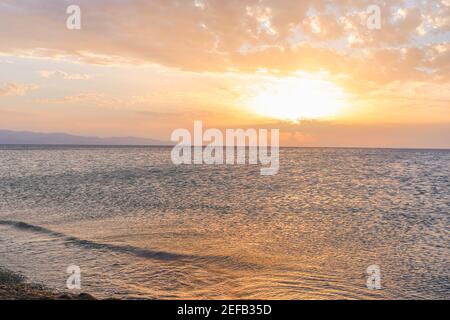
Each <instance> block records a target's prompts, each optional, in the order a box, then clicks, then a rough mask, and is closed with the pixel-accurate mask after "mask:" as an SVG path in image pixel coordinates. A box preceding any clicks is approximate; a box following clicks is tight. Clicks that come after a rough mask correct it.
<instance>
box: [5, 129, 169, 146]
mask: <svg viewBox="0 0 450 320" xmlns="http://www.w3.org/2000/svg"><path fill="white" fill-rule="evenodd" d="M0 144H45V145H113V146H120V145H133V146H136V145H149V146H161V145H171V144H172V143H171V142H169V141H160V140H154V139H146V138H136V137H111V138H100V137H84V136H76V135H71V134H66V133H39V132H29V131H9V130H0Z"/></svg>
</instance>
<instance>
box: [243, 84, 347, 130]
mask: <svg viewBox="0 0 450 320" xmlns="http://www.w3.org/2000/svg"><path fill="white" fill-rule="evenodd" d="M258 91H259V92H257V93H256V95H255V96H254V97H253V98H251V99H250V100H249V101H248V106H249V107H250V108H251V109H252V110H254V111H255V112H257V113H259V114H261V115H264V116H267V117H271V118H275V119H280V120H289V121H294V122H296V121H298V120H301V119H302V118H307V119H322V118H329V117H332V116H334V115H336V114H338V113H339V111H341V110H342V109H343V108H344V106H345V104H346V102H345V101H346V98H345V94H344V92H343V90H342V89H341V88H339V87H338V86H337V85H335V84H334V83H332V82H329V81H325V80H321V79H311V78H297V77H288V78H282V79H276V80H273V81H271V83H270V84H269V85H265V86H262V87H260V89H259V90H258Z"/></svg>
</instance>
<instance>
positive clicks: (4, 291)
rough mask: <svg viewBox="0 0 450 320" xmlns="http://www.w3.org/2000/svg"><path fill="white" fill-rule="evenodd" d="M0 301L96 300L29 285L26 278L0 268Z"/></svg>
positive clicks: (38, 285)
mask: <svg viewBox="0 0 450 320" xmlns="http://www.w3.org/2000/svg"><path fill="white" fill-rule="evenodd" d="M0 300H96V299H95V298H94V297H93V296H92V295H90V294H87V293H80V294H72V293H67V292H59V291H56V290H53V289H51V288H48V287H46V286H44V285H41V284H34V283H29V282H27V281H26V278H25V277H24V276H22V275H20V274H18V273H15V272H13V271H11V270H8V269H5V268H3V267H0Z"/></svg>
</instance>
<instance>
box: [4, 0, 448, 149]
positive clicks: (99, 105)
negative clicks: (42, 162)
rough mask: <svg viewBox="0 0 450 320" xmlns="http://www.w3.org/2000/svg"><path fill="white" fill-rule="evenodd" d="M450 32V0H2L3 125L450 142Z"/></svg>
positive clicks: (402, 143) (313, 140) (163, 136)
mask: <svg viewBox="0 0 450 320" xmlns="http://www.w3.org/2000/svg"><path fill="white" fill-rule="evenodd" d="M70 5H78V6H79V7H80V8H81V28H80V29H75V30H71V29H69V28H67V26H66V20H67V19H68V18H69V16H70V14H67V12H66V9H67V7H69V6H70ZM374 5H375V6H376V7H377V8H379V10H380V11H379V13H380V14H379V17H380V24H379V28H378V27H376V28H373V25H369V24H368V21H372V22H373V21H374V20H371V19H373V18H374V17H376V12H375V11H371V10H368V8H369V7H371V6H372V7H373V6H374ZM374 14H375V16H374ZM370 26H372V27H370ZM449 40H450V0H432V1H431V0H430V1H425V0H389V1H375V0H368V1H367V0H334V1H331V0H302V1H300V0H226V1H225V0H178V1H175V0H148V1H144V0H108V1H106V0H90V1H87V0H78V1H76V0H70V1H63V0H33V1H32V0H0V129H7V130H27V131H36V132H66V133H70V134H77V135H96V136H100V137H110V136H137V137H146V138H154V139H160V140H166V141H167V140H169V138H170V135H171V132H172V131H173V130H175V129H178V128H188V129H189V128H192V127H193V123H194V121H195V120H201V121H203V123H204V127H210V128H219V129H226V128H278V129H280V132H281V134H280V136H281V145H285V146H335V147H406V148H415V147H418V148H419V147H421V148H450V44H449Z"/></svg>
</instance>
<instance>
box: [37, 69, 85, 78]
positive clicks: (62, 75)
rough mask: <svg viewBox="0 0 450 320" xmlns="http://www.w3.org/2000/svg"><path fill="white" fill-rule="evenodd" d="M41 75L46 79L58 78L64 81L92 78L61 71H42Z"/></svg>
mask: <svg viewBox="0 0 450 320" xmlns="http://www.w3.org/2000/svg"><path fill="white" fill-rule="evenodd" d="M39 74H40V75H41V77H43V78H46V79H49V78H53V77H57V78H62V79H64V80H89V79H90V78H91V76H90V75H88V74H80V73H67V72H65V71H60V70H41V71H40V72H39Z"/></svg>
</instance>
